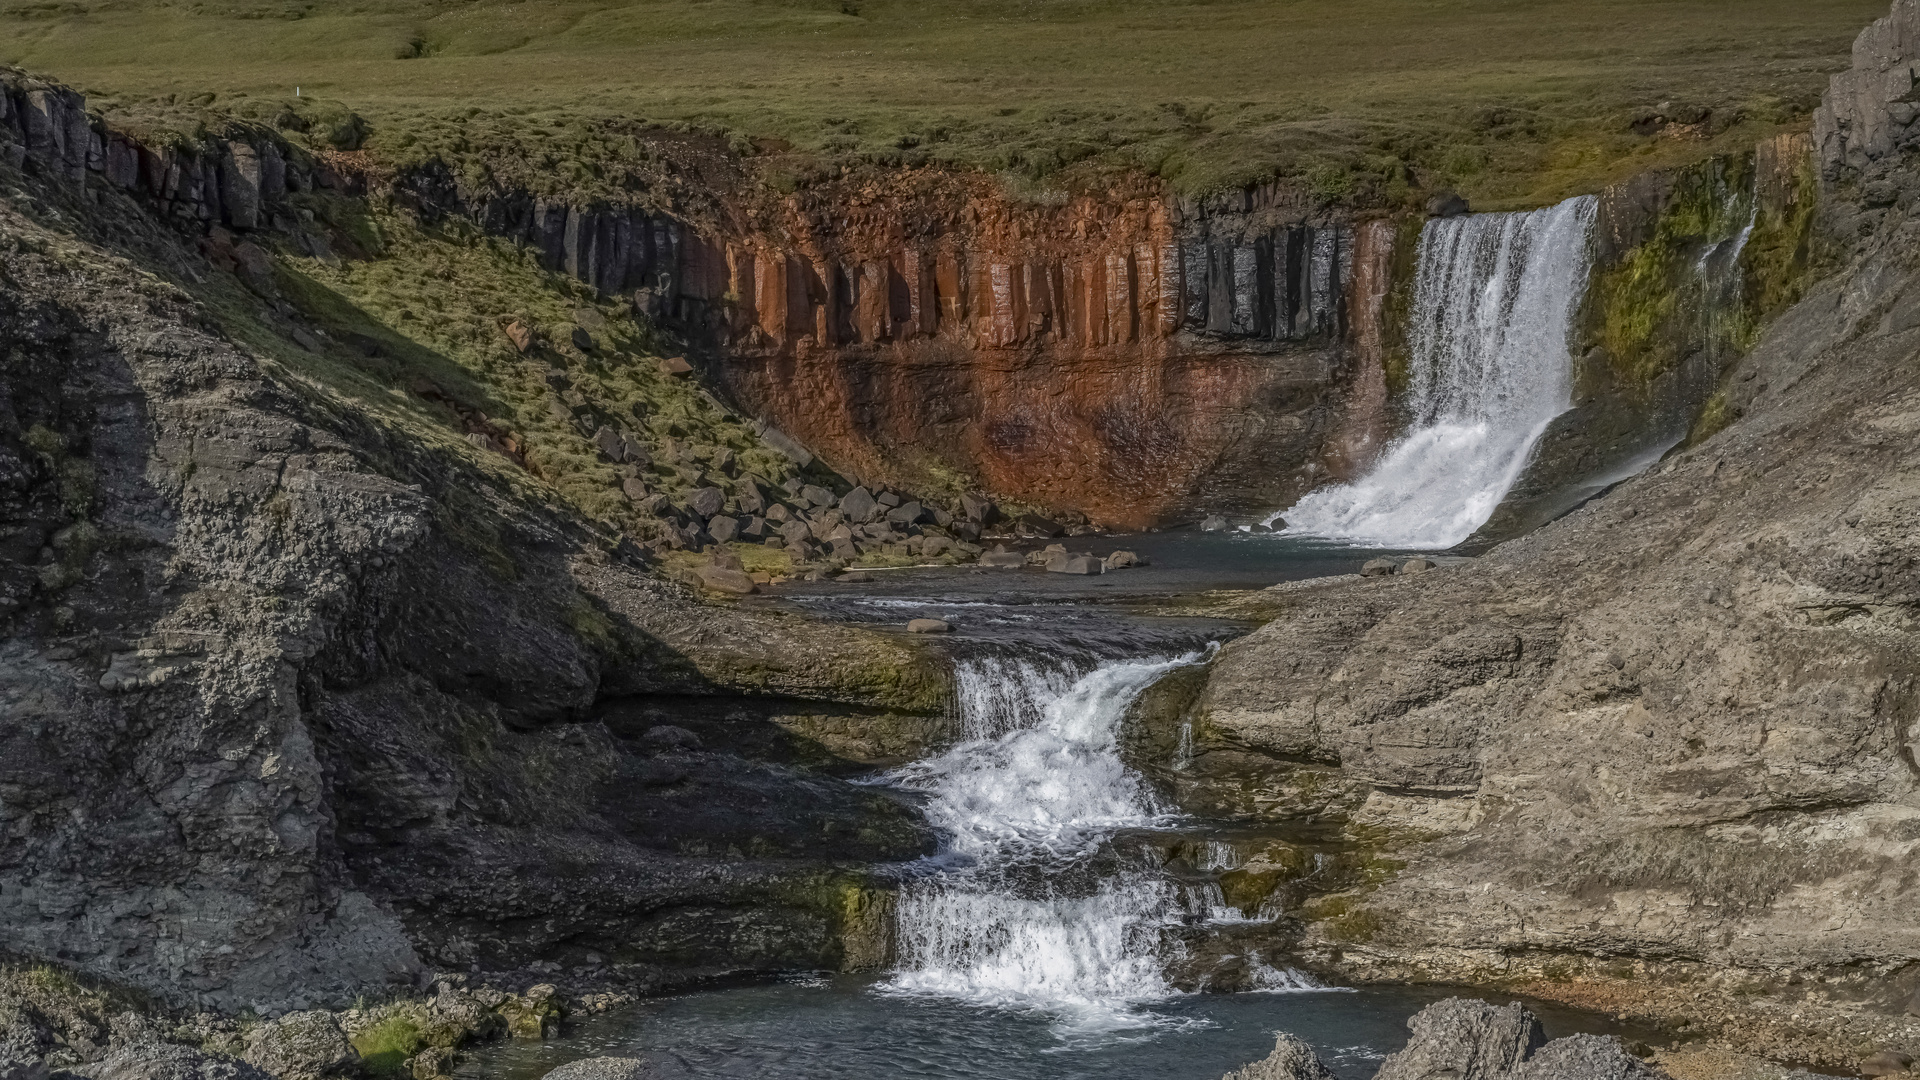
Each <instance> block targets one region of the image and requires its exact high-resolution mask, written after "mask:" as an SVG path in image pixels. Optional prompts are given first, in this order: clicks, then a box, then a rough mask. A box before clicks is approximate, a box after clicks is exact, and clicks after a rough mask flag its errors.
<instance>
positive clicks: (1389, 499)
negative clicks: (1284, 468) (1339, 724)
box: [1275, 196, 1597, 550]
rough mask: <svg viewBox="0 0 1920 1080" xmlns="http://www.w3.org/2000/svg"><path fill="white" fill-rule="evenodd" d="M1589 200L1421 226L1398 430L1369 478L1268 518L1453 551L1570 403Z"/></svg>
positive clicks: (1367, 539) (1377, 541)
mask: <svg viewBox="0 0 1920 1080" xmlns="http://www.w3.org/2000/svg"><path fill="white" fill-rule="evenodd" d="M1596 205H1597V203H1596V200H1595V199H1594V198H1593V197H1592V196H1581V197H1580V198H1575V199H1569V200H1567V201H1566V202H1563V203H1561V204H1559V205H1558V206H1553V207H1549V208H1547V209H1545V210H1536V211H1532V212H1530V213H1514V214H1471V215H1465V216H1462V217H1456V218H1448V219H1441V220H1436V221H1430V222H1428V223H1427V226H1426V228H1425V230H1424V231H1422V233H1421V234H1420V248H1419V258H1418V268H1417V271H1416V277H1415V281H1414V294H1413V310H1412V318H1411V322H1410V327H1409V333H1408V346H1409V350H1408V351H1409V354H1410V369H1409V372H1408V392H1407V403H1408V411H1409V413H1410V423H1409V425H1408V429H1407V432H1406V434H1404V435H1402V436H1401V437H1400V438H1399V439H1397V440H1396V441H1395V442H1394V443H1393V444H1392V445H1390V446H1389V447H1387V449H1386V450H1385V452H1384V453H1383V454H1382V456H1381V458H1380V460H1379V462H1378V463H1376V464H1375V465H1374V467H1373V469H1372V471H1371V472H1369V473H1368V474H1367V475H1366V476H1364V477H1361V478H1360V479H1358V480H1355V481H1353V482H1351V483H1346V484H1337V485H1333V486H1330V487H1325V488H1321V489H1319V490H1317V491H1314V492H1312V493H1310V494H1308V495H1307V496H1306V497H1305V498H1303V499H1301V500H1300V501H1299V502H1298V503H1297V504H1295V505H1294V506H1293V507H1292V508H1291V509H1288V510H1285V511H1282V512H1281V513H1280V514H1278V515H1275V517H1284V518H1285V519H1286V521H1287V528H1286V530H1285V531H1286V532H1288V533H1292V534H1296V535H1303V536H1313V537H1324V538H1327V539H1334V540H1342V541H1346V542H1349V543H1354V544H1359V545H1363V546H1372V547H1383V548H1401V549H1411V550H1437V549H1441V548H1448V547H1452V546H1453V545H1455V544H1457V543H1459V542H1461V541H1462V540H1465V539H1466V538H1467V537H1468V536H1470V535H1472V534H1473V531H1474V530H1475V529H1477V528H1479V527H1480V525H1482V524H1483V523H1485V522H1486V520H1487V519H1488V518H1489V517H1491V516H1492V514H1493V511H1494V508H1495V507H1497V506H1498V505H1499V504H1500V500H1501V499H1502V498H1503V497H1504V496H1505V495H1506V493H1507V490H1508V489H1509V488H1511V487H1512V486H1513V484H1514V481H1515V480H1517V479H1518V478H1519V476H1520V472H1521V470H1522V469H1523V468H1525V467H1526V464H1527V458H1528V455H1529V454H1530V453H1531V452H1532V450H1533V445H1534V443H1535V442H1536V441H1537V440H1538V439H1539V437H1540V434H1541V433H1542V432H1543V431H1545V430H1546V427H1547V424H1548V423H1549V422H1551V421H1552V420H1553V418H1554V417H1555V416H1558V415H1559V414H1560V413H1562V412H1564V411H1566V409H1567V408H1568V407H1569V405H1570V404H1571V395H1572V371H1573V358H1572V356H1571V355H1570V353H1569V342H1570V340H1571V333H1572V329H1573V320H1574V317H1575V314H1576V313H1577V311H1578V309H1579V306H1580V301H1581V298H1582V296H1583V295H1584V294H1585V292H1586V285H1587V273H1588V269H1589V265H1590V263H1591V251H1590V246H1589V242H1588V234H1589V232H1590V231H1591V228H1592V225H1593V218H1594V210H1595V207H1596Z"/></svg>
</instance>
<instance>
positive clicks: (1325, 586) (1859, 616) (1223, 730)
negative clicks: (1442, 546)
mask: <svg viewBox="0 0 1920 1080" xmlns="http://www.w3.org/2000/svg"><path fill="white" fill-rule="evenodd" d="M1909 10H1910V7H1909V5H1906V4H1904V3H1903V4H1901V5H1899V6H1898V7H1897V8H1896V14H1895V16H1894V18H1895V20H1896V22H1897V21H1898V20H1900V19H1904V18H1906V17H1907V16H1906V15H1905V14H1903V13H1905V12H1907V11H1909ZM1883 32H1885V31H1884V28H1883V30H1882V31H1876V32H1875V33H1876V34H1879V33H1883ZM1864 40H1867V39H1866V38H1863V41H1864ZM1873 40H1880V38H1878V37H1876V38H1874V39H1873ZM1876 56H1877V54H1876ZM1873 63H1874V64H1878V63H1879V60H1878V59H1874V60H1873ZM1874 70H1877V69H1874ZM1861 75H1862V69H1859V68H1856V70H1855V72H1853V73H1851V74H1850V75H1848V76H1842V77H1841V78H1839V79H1838V80H1836V92H1839V91H1841V90H1844V89H1845V88H1847V87H1850V86H1854V85H1856V84H1857V81H1858V79H1859V78H1860V77H1861ZM1841 104H1843V105H1845V107H1846V108H1849V109H1850V108H1855V107H1856V106H1855V105H1852V104H1846V103H1845V102H1842V103H1841ZM1898 104H1900V103H1898V102H1894V103H1892V104H1887V105H1884V106H1883V107H1884V108H1887V109H1892V108H1893V107H1894V106H1895V105H1898ZM1834 107H1836V106H1835V105H1834V103H1833V100H1832V99H1830V103H1829V109H1830V110H1831V109H1832V108H1834ZM1848 145H1851V144H1848ZM1891 161H1892V159H1891V158H1889V159H1886V160H1885V161H1881V162H1879V163H1875V162H1873V161H1871V160H1870V161H1868V163H1867V167H1868V168H1869V169H1875V170H1879V171H1880V173H1881V174H1882V175H1884V176H1885V177H1886V178H1887V181H1888V182H1889V183H1895V184H1899V185H1902V186H1901V191H1902V193H1903V194H1902V198H1903V199H1906V198H1909V197H1910V193H1912V192H1914V191H1917V190H1920V176H1916V175H1915V173H1914V172H1912V171H1911V170H1910V169H1909V168H1907V167H1905V166H1895V165H1893V164H1891V163H1890V162H1891ZM1827 165H1828V167H1829V171H1830V172H1832V173H1833V174H1834V175H1840V174H1841V173H1842V172H1843V171H1844V170H1846V169H1852V168H1855V166H1852V165H1848V164H1846V162H1844V161H1837V160H1832V159H1830V160H1829V161H1828V162H1827ZM1847 190H1848V189H1846V188H1836V189H1834V192H1833V201H1832V202H1831V203H1830V204H1829V205H1828V207H1827V208H1826V210H1825V211H1824V213H1825V214H1826V221H1827V225H1828V235H1832V236H1840V237H1848V238H1852V241H1851V246H1850V247H1849V248H1848V249H1847V258H1848V263H1847V268H1846V269H1845V271H1844V272H1842V273H1840V274H1839V275H1838V276H1836V277H1834V278H1832V279H1831V280H1829V281H1827V282H1825V283H1823V284H1821V285H1819V286H1818V287H1816V288H1815V289H1814V290H1813V291H1812V292H1811V293H1810V295H1809V296H1808V297H1807V298H1806V299H1805V300H1803V301H1802V302H1800V303H1799V304H1797V305H1796V306H1794V307H1793V308H1791V309H1790V310H1788V311H1787V312H1786V314H1785V315H1784V316H1782V317H1781V318H1780V319H1779V320H1778V322H1776V323H1775V324H1774V325H1773V327H1772V328H1771V329H1770V330H1769V332H1768V333H1767V334H1766V335H1765V337H1764V338H1763V340H1762V341H1761V342H1760V344H1759V345H1758V346H1757V347H1756V348H1755V349H1754V350H1753V351H1752V353H1751V354H1750V355H1749V356H1748V357H1747V358H1746V359H1745V360H1743V361H1742V362H1741V363H1740V364H1739V365H1738V367H1737V368H1736V369H1735V370H1734V371H1733V373H1732V374H1731V376H1730V377H1729V379H1728V380H1727V381H1726V382H1725V383H1724V384H1723V387H1722V389H1721V391H1720V395H1721V396H1720V398H1719V400H1718V402H1717V403H1716V404H1714V405H1711V406H1710V407H1709V409H1708V415H1709V417H1713V416H1718V417H1719V418H1720V419H1721V420H1722V421H1726V426H1725V428H1724V430H1720V431H1719V432H1718V433H1717V434H1711V436H1710V437H1705V433H1702V435H1701V436H1700V437H1698V441H1697V442H1696V443H1695V444H1694V445H1692V446H1691V447H1690V448H1688V449H1686V450H1685V451H1683V452H1681V453H1679V454H1677V455H1675V456H1673V457H1672V458H1671V459H1670V460H1668V461H1667V462H1666V463H1665V464H1664V465H1662V466H1660V467H1659V468H1657V469H1655V470H1653V471H1651V472H1650V473H1648V474H1646V475H1643V476H1641V477H1639V478H1637V479H1634V480H1632V481H1629V482H1628V483H1626V484H1625V485H1623V486H1621V487H1620V488H1618V489H1616V490H1614V491H1613V492H1612V493H1610V494H1608V495H1607V496H1605V497H1604V498H1601V499H1599V500H1598V501H1596V502H1593V503H1591V504H1589V505H1587V506H1586V507H1584V508H1582V509H1580V510H1579V511H1577V512H1575V513H1573V514H1572V515H1570V516H1569V517H1566V518H1564V519H1562V520H1560V521H1558V522H1556V523H1554V524H1552V525H1550V526H1548V527H1546V528H1543V529H1541V530H1539V531H1538V532H1536V533H1533V534H1531V535H1529V536H1527V537H1525V538H1523V539H1520V540H1515V541H1510V542H1508V543H1506V544H1503V545H1501V546H1499V547H1497V548H1495V549H1494V550H1493V551H1491V552H1490V553H1489V554H1487V555H1485V556H1483V557H1482V558H1480V559H1478V560H1476V561H1475V562H1473V563H1471V564H1463V565H1458V566H1449V567H1448V568H1447V569H1446V571H1445V572H1444V573H1428V574H1419V575H1409V574H1401V575H1394V576H1387V577H1380V578H1369V579H1353V578H1347V579H1334V580H1328V581H1324V582H1318V583H1302V584H1297V585H1295V586H1291V587H1286V588H1282V589H1278V590H1275V591H1274V592H1273V593H1272V594H1271V595H1272V596H1273V598H1274V601H1275V603H1276V605H1277V606H1278V607H1279V608H1280V609H1281V612H1282V613H1281V614H1280V616H1279V617H1278V618H1277V619H1275V620H1274V621H1273V622H1272V623H1270V624H1269V625H1267V626H1266V627H1265V628H1263V629H1262V630H1260V631H1259V632H1257V633H1254V634H1252V635H1251V636H1249V637H1247V638H1245V639H1243V640H1241V641H1238V642H1235V643H1233V644H1231V645H1228V646H1227V647H1226V648H1225V649H1224V650H1223V651H1222V654H1221V657H1220V659H1219V661H1218V662H1217V664H1216V665H1215V667H1214V670H1213V672H1212V674H1211V676H1210V678H1209V680H1208V684H1207V686H1206V688H1205V690H1204V692H1203V693H1202V694H1201V695H1200V696H1199V698H1198V701H1197V703H1196V706H1195V709H1194V714H1195V716H1196V718H1197V723H1196V730H1197V731H1198V732H1199V733H1200V736H1201V737H1200V739H1199V740H1198V746H1197V748H1196V749H1197V754H1196V756H1195V761H1194V765H1193V774H1194V775H1196V776H1200V777H1208V778H1211V779H1209V780H1207V781H1205V782H1202V783H1201V784H1200V785H1199V791H1198V794H1196V795H1195V798H1196V799H1198V800H1199V801H1200V802H1202V803H1206V802H1207V799H1208V797H1209V792H1211V793H1212V795H1213V796H1214V801H1213V802H1212V803H1210V804H1209V805H1212V806H1214V807H1215V808H1223V807H1224V808H1226V809H1228V810H1231V812H1234V813H1239V814H1244V815H1247V816H1254V817H1267V818H1274V819H1284V820H1293V821H1298V820H1302V819H1308V820H1314V821H1317V822H1319V823H1321V824H1322V825H1326V824H1329V823H1345V825H1346V826H1348V827H1350V828H1352V829H1353V830H1355V831H1354V833H1353V834H1352V835H1355V836H1357V837H1371V839H1366V840H1364V843H1366V844H1367V845H1368V846H1369V848H1370V849H1371V850H1375V851H1378V850H1379V848H1380V846H1381V845H1382V844H1384V845H1385V846H1386V847H1387V848H1388V849H1390V853H1382V854H1381V855H1380V857H1381V858H1383V859H1386V860H1388V861H1387V862H1386V863H1384V864H1383V867H1384V868H1383V870H1382V872H1381V874H1380V882H1379V884H1378V885H1377V887H1375V886H1371V885H1369V886H1366V887H1363V888H1361V889H1359V890H1357V891H1355V892H1353V893H1350V894H1348V895H1346V896H1343V897H1341V898H1340V900H1339V903H1338V904H1333V903H1329V904H1326V905H1324V906H1320V907H1313V906H1311V905H1310V906H1309V908H1308V914H1309V916H1310V917H1317V918H1316V921H1315V922H1314V925H1313V927H1312V928H1311V929H1310V931H1309V937H1310V946H1309V948H1310V951H1311V952H1312V953H1313V955H1315V956H1316V957H1317V958H1318V959H1319V961H1320V962H1321V963H1323V964H1325V965H1327V966H1329V967H1331V968H1334V969H1336V970H1339V971H1342V972H1344V973H1346V974H1348V975H1350V976H1356V977H1363V978H1367V977H1413V978H1433V979H1441V980H1486V981H1494V982H1499V983H1502V984H1505V985H1512V986H1516V987H1518V986H1526V987H1528V988H1530V992H1533V993H1539V994H1548V995H1552V996H1557V997H1560V998H1563V999H1567V1000H1574V1001H1587V1002H1599V1001H1606V1002H1610V1003H1611V1004H1609V1005H1608V1006H1607V1007H1608V1009H1609V1010H1610V1011H1621V1010H1622V1008H1624V1007H1627V1006H1628V1004H1629V1003H1631V1008H1632V1009H1634V1010H1636V1011H1639V1012H1643V1013H1645V1014H1647V1015H1653V1016H1660V1017H1664V1018H1667V1019H1669V1020H1671V1021H1673V1022H1676V1023H1682V1024H1690V1025H1695V1027H1696V1030H1698V1029H1704V1030H1710V1031H1711V1030H1721V1031H1737V1032H1740V1033H1741V1037H1742V1038H1744V1039H1749V1040H1751V1044H1752V1045H1755V1046H1760V1047H1765V1048H1769V1049H1770V1050H1771V1051H1772V1052H1774V1053H1779V1054H1782V1055H1787V1056H1791V1057H1795V1058H1797V1059H1799V1060H1807V1059H1808V1058H1809V1057H1811V1058H1813V1059H1814V1060H1816V1061H1823V1062H1829V1063H1833V1064H1845V1065H1849V1066H1850V1065H1851V1064H1853V1063H1854V1062H1855V1061H1857V1060H1858V1057H1859V1053H1860V1050H1859V1047H1862V1046H1874V1045H1889V1044H1893V1045H1901V1044H1904V1043H1906V1042H1907V1041H1908V1040H1909V1039H1910V1038H1911V1035H1912V1033H1913V1031H1914V1028H1913V1027H1912V1026H1911V1025H1912V1022H1911V1020H1910V1019H1909V1018H1908V1017H1906V1016H1905V1015H1904V1014H1903V1009H1904V1006H1905V1005H1906V1002H1907V999H1908V998H1909V997H1910V996H1911V995H1912V993H1913V990H1914V988H1915V986H1916V984H1920V934H1916V928H1915V927H1916V924H1915V923H1914V921H1913V920H1912V918H1911V911H1912V908H1913V905H1914V903H1915V902H1916V896H1915V892H1914V889H1915V885H1914V883H1913V881H1912V878H1911V876H1910V875H1909V874H1908V873H1907V872H1906V870H1905V868H1906V867H1907V866H1908V865H1909V864H1910V862H1911V861H1912V860H1913V859H1914V858H1915V857H1916V856H1920V846H1917V845H1920V809H1916V806H1917V805H1920V770H1917V769H1916V767H1915V764H1914V762H1915V753H1916V742H1920V727H1916V724H1915V720H1916V717H1920V689H1916V688H1917V687H1920V649H1917V648H1916V641H1915V638H1914V634H1915V632H1916V629H1920V623H1916V621H1915V618H1914V611H1915V606H1914V605H1915V604H1916V603H1920V599H1917V598H1920V577H1916V576H1915V575H1916V567H1920V457H1916V452H1915V443H1914V440H1913V437H1912V433H1913V432H1914V431H1916V430H1920V366H1917V365H1916V364H1915V362H1914V357H1915V355H1916V353H1917V352H1920V315H1916V314H1915V313H1916V312H1920V277H1917V276H1916V274H1915V269H1914V264H1913V263H1912V261H1911V257H1910V252H1911V251H1912V250H1913V246H1914V244H1915V243H1916V240H1917V239H1920V223H1916V222H1915V221H1914V220H1912V219H1911V218H1910V217H1908V216H1907V214H1906V213H1905V212H1903V211H1901V210H1899V209H1897V208H1896V207H1895V206H1885V207H1878V206H1867V205H1864V204H1862V203H1857V202H1853V201H1851V200H1850V199H1849V198H1848V197H1847ZM1902 205H1905V204H1904V203H1903V204H1902ZM1709 430H1711V429H1709ZM1229 795H1231V797H1229ZM1383 838H1384V839H1383ZM1790 986H1791V987H1795V989H1789V987H1790ZM1801 988H1805V989H1801ZM1763 990H1773V991H1776V992H1777V996H1769V995H1768V994H1766V993H1762V992H1760V991H1763Z"/></svg>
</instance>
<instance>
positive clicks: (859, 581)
mask: <svg viewBox="0 0 1920 1080" xmlns="http://www.w3.org/2000/svg"><path fill="white" fill-rule="evenodd" d="M833 580H835V581H844V582H846V583H847V584H849V585H864V584H866V583H867V582H869V581H872V580H873V575H872V574H869V573H867V572H866V571H865V570H848V571H847V572H846V573H843V574H841V575H840V576H839V577H837V578H834V579H833Z"/></svg>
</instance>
